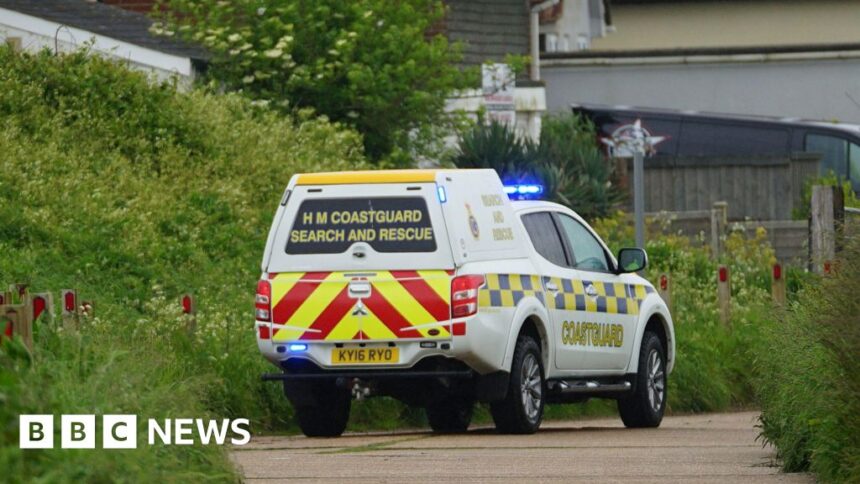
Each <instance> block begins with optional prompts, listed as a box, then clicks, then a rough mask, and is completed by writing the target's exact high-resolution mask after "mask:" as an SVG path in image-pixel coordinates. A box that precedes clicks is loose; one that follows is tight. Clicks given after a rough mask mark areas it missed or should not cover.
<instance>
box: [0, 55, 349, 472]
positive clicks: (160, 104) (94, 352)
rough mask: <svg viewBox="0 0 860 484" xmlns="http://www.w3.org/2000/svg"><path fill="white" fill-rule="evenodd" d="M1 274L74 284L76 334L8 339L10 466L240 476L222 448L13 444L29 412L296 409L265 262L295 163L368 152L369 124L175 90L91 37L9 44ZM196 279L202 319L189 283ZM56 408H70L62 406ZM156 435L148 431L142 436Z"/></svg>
mask: <svg viewBox="0 0 860 484" xmlns="http://www.w3.org/2000/svg"><path fill="white" fill-rule="evenodd" d="M0 121H2V125H3V129H2V130H0V283H3V284H9V283H13V282H24V283H29V284H30V285H31V287H32V288H33V289H35V290H39V291H45V290H51V291H55V292H56V291H58V290H59V289H61V288H67V287H74V288H77V289H78V291H79V294H80V295H81V298H82V299H85V300H91V301H93V302H94V306H95V320H91V321H88V322H87V323H86V324H85V328H84V330H83V331H82V332H81V334H69V333H66V332H63V331H62V330H60V329H56V328H55V325H52V324H49V323H48V322H47V321H41V322H37V324H36V334H35V350H34V352H33V354H32V357H30V356H28V355H26V353H25V352H23V351H22V348H19V347H16V346H8V345H7V346H6V347H4V349H2V350H0V402H2V403H0V469H3V472H2V474H3V475H4V476H6V477H11V478H12V479H18V480H21V481H27V480H29V479H31V478H35V477H39V476H41V477H46V478H47V480H49V481H64V480H84V481H94V480H95V481H108V480H130V481H140V480H149V481H151V480H155V479H159V478H164V479H166V480H168V481H171V480H173V481H176V480H198V479H200V478H202V476H210V477H221V478H224V479H227V480H230V479H233V475H232V472H233V470H232V468H231V466H230V465H229V463H228V462H227V461H226V458H225V456H224V454H223V452H222V450H221V449H219V448H218V447H216V446H208V447H203V446H193V447H184V446H171V447H162V446H154V447H150V446H145V445H143V446H141V447H140V448H138V449H137V450H136V451H133V452H127V451H114V452H102V451H97V452H94V451H69V450H59V449H58V450H54V451H27V452H26V454H25V453H24V452H23V451H21V450H19V449H18V428H17V417H18V415H19V414H42V413H45V414H54V415H60V414H63V413H66V414H69V413H84V414H93V413H95V414H98V415H102V414H110V413H119V414H123V413H133V414H137V415H139V416H140V419H141V420H144V421H145V419H147V418H150V417H153V418H157V417H173V418H176V417H183V416H184V417H204V416H205V415H207V414H208V415H212V416H218V417H248V418H251V419H252V422H253V425H252V427H253V429H255V430H259V429H260V428H284V427H286V426H288V425H291V423H290V420H291V416H292V415H291V410H290V408H289V406H288V405H287V404H286V402H285V400H284V398H283V396H282V395H281V393H280V389H279V388H278V386H277V385H270V384H263V383H262V382H260V381H259V374H260V373H262V372H263V371H264V369H267V368H266V364H265V363H264V362H263V361H262V359H261V358H260V357H259V355H258V354H257V352H256V348H255V344H254V340H253V331H251V329H250V328H251V326H250V324H249V318H250V317H251V314H253V313H252V311H253V286H254V281H255V280H256V278H257V277H258V275H259V260H260V256H261V253H262V248H263V245H264V243H265V237H266V233H267V231H268V228H269V225H270V223H271V217H272V215H273V213H274V209H275V208H276V207H277V204H278V200H279V198H280V196H281V193H282V191H283V188H284V186H286V184H287V181H288V180H289V177H290V176H291V175H292V174H293V173H295V172H301V171H324V170H339V169H347V168H350V169H355V168H360V167H362V166H363V157H362V154H361V140H360V139H359V137H358V136H357V135H356V134H354V133H353V132H352V131H349V130H346V129H342V128H340V127H338V126H336V125H333V124H331V123H329V122H327V121H325V120H323V119H300V120H291V119H289V118H286V117H283V116H281V115H276V114H274V113H272V112H270V111H268V110H265V109H261V108H256V107H254V106H252V105H251V104H250V103H249V102H248V101H246V100H244V99H242V98H240V97H238V96H234V95H206V94H202V93H199V92H191V93H188V94H180V93H177V92H176V91H175V90H174V89H173V88H172V87H171V86H168V85H153V84H151V83H150V82H149V81H148V80H147V79H146V78H145V77H144V76H143V75H141V74H138V73H132V72H130V71H128V70H127V69H125V68H124V67H122V66H118V65H115V64H112V63H110V62H108V61H105V60H102V59H99V58H97V57H88V56H87V55H85V54H83V53H78V54H73V55H68V56H59V57H57V56H53V55H51V54H48V53H43V54H38V55H28V54H16V53H13V52H12V51H11V50H9V49H7V48H0ZM185 291H191V292H194V293H195V295H196V297H197V300H198V303H199V314H198V322H199V330H198V331H197V333H196V334H195V335H193V336H191V337H189V336H188V335H187V333H186V332H185V331H184V323H183V320H182V318H181V314H180V310H179V303H178V298H179V295H180V294H181V293H183V292H185ZM57 419H59V417H57ZM144 435H145V434H144Z"/></svg>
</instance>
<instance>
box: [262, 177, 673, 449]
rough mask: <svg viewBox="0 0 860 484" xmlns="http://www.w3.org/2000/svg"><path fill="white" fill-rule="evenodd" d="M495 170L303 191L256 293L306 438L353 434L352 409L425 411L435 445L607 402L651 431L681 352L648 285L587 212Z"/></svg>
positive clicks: (309, 181) (301, 186)
mask: <svg viewBox="0 0 860 484" xmlns="http://www.w3.org/2000/svg"><path fill="white" fill-rule="evenodd" d="M540 192H541V187H539V186H536V185H518V186H504V185H503V184H502V182H501V180H500V179H499V177H498V175H497V174H496V173H495V171H493V170H443V169H440V170H394V171H367V172H339V173H315V174H303V175H296V176H294V177H293V178H292V179H291V180H290V183H289V185H288V186H287V188H286V191H285V192H284V195H283V198H282V199H281V203H280V206H279V207H278V209H277V212H276V214H275V218H274V221H273V223H272V227H271V230H270V232H269V236H268V240H267V242H266V249H265V254H264V256H263V262H262V271H263V273H262V277H261V278H260V281H259V283H258V284H257V293H256V323H255V326H256V335H257V343H258V346H259V349H260V351H261V352H262V354H263V355H264V356H265V357H266V358H267V359H268V360H269V361H270V362H272V363H273V364H274V365H276V366H277V367H278V368H279V369H280V371H279V372H277V373H271V374H267V375H264V376H263V378H264V379H266V380H277V381H281V382H283V386H284V393H285V394H286V397H287V398H288V399H289V400H290V402H291V403H292V405H293V407H294V409H295V413H296V416H297V419H298V423H299V425H300V427H301V429H302V431H303V432H304V433H305V434H306V435H308V436H337V435H340V434H341V433H343V431H344V429H345V427H346V424H347V420H348V418H349V411H350V404H351V401H352V399H353V398H363V397H367V396H375V395H387V396H391V397H394V398H397V399H399V400H401V401H403V402H405V403H406V404H408V405H412V406H419V407H424V408H425V409H426V413H427V419H428V421H429V423H430V426H431V427H432V428H433V430H434V431H437V432H461V431H465V430H466V428H467V427H468V426H469V423H470V420H471V417H472V411H473V407H474V405H475V404H476V402H486V403H488V404H489V407H490V409H491V413H492V416H493V420H494V422H495V424H496V428H497V429H498V430H499V431H501V432H505V433H523V434H525V433H532V432H535V431H536V430H537V429H538V427H539V426H540V423H541V419H542V416H543V412H544V407H545V405H546V404H548V403H550V404H553V403H576V402H583V401H585V400H587V399H589V398H595V397H596V398H611V399H615V400H617V401H618V410H619V413H620V415H621V418H622V420H623V421H624V424H625V425H626V426H628V427H656V426H658V425H659V424H660V421H661V420H662V417H663V412H664V409H665V407H666V395H667V394H666V391H667V387H666V382H667V377H668V375H669V373H670V372H671V371H672V367H673V365H674V360H675V335H674V330H673V327H672V318H671V315H670V314H669V311H668V309H667V306H666V304H665V303H664V302H663V300H662V299H661V298H660V297H659V296H658V295H657V293H656V292H655V291H654V288H653V286H652V285H651V284H649V283H648V281H646V280H645V279H643V278H641V277H639V276H638V275H637V274H636V272H637V271H641V270H642V269H643V268H644V267H645V266H646V264H647V256H646V254H645V252H644V251H643V250H642V249H638V248H628V249H621V251H620V252H619V253H618V255H617V257H616V256H614V255H613V254H611V253H610V251H609V250H608V249H607V247H606V244H605V243H604V242H603V241H602V240H601V239H600V238H599V237H598V236H597V234H595V233H594V231H593V230H592V229H591V227H590V226H589V225H588V224H587V223H586V222H585V221H584V220H583V219H582V218H581V217H579V216H578V215H577V214H576V213H574V212H573V211H571V210H569V209H568V208H565V207H563V206H561V205H558V204H555V203H549V202H544V201H535V200H525V201H523V200H520V201H512V200H511V198H514V199H522V198H533V197H534V196H535V195H539V194H540Z"/></svg>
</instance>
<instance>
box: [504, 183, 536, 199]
mask: <svg viewBox="0 0 860 484" xmlns="http://www.w3.org/2000/svg"><path fill="white" fill-rule="evenodd" d="M504 188H505V193H507V194H508V197H510V198H514V199H518V200H522V199H526V198H534V197H536V196H537V195H540V194H541V193H543V187H542V186H541V185H537V184H533V183H529V184H522V185H520V184H517V185H505V187H504Z"/></svg>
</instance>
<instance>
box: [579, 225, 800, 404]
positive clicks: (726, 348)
mask: <svg viewBox="0 0 860 484" xmlns="http://www.w3.org/2000/svg"><path fill="white" fill-rule="evenodd" d="M593 226H594V229H595V230H596V231H597V233H598V234H600V235H601V236H602V237H603V238H604V239H605V240H606V242H607V244H609V246H610V249H611V250H613V251H614V252H616V253H617V251H618V249H620V248H621V247H631V246H633V245H634V242H633V239H634V233H633V224H632V223H631V222H630V219H629V216H628V215H627V214H624V213H621V212H619V213H616V214H614V215H613V216H612V217H608V218H604V219H598V220H596V221H595V222H594V224H593ZM666 229H667V232H668V235H665V234H662V233H651V234H649V236H648V237H647V238H646V244H645V248H646V250H647V252H648V259H649V266H648V268H647V269H646V274H645V277H646V278H647V279H648V280H650V281H652V282H653V283H655V284H656V283H657V282H658V278H659V276H660V274H663V273H665V274H668V275H669V276H670V277H671V283H672V304H673V309H672V319H673V322H674V325H675V337H676V349H677V360H676V365H675V371H674V372H673V373H672V376H671V378H670V379H669V402H668V404H669V407H668V408H669V410H670V411H673V412H703V411H720V410H727V409H731V408H739V407H748V406H751V405H754V404H755V403H756V392H755V388H756V383H757V373H756V369H755V368H756V365H755V363H756V360H757V358H758V355H760V354H761V351H762V347H763V345H764V343H765V337H764V331H765V327H766V326H767V324H768V321H769V319H770V313H771V311H772V308H771V302H770V300H771V295H770V270H771V267H772V264H773V263H774V262H775V260H776V259H775V257H774V252H773V249H772V248H771V247H770V244H769V243H768V241H767V234H766V233H765V232H764V231H763V230H758V231H756V233H754V234H752V236H751V237H748V236H746V235H744V234H742V233H739V232H735V233H732V234H730V235H729V236H728V237H727V239H726V242H725V247H726V250H725V253H724V254H723V255H722V257H720V258H719V259H717V260H714V259H712V258H711V255H710V251H709V249H708V248H707V247H704V246H702V245H695V243H694V242H696V241H691V240H690V239H689V238H687V237H682V236H677V235H673V234H671V227H668V228H666ZM720 264H725V265H727V266H728V267H729V269H730V272H731V275H732V308H731V309H732V316H731V325H728V326H727V325H724V324H722V323H721V322H720V319H719V312H718V307H717V268H718V266H719V265H720ZM789 276H790V279H789V281H790V282H792V285H797V284H799V283H800V282H799V281H798V278H799V277H802V276H801V275H800V274H798V273H797V272H795V271H792V272H791V273H790V274H789ZM791 297H794V296H793V295H791Z"/></svg>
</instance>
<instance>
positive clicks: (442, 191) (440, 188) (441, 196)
mask: <svg viewBox="0 0 860 484" xmlns="http://www.w3.org/2000/svg"><path fill="white" fill-rule="evenodd" d="M436 193H438V194H439V203H445V202H447V201H448V194H447V193H445V187H443V186H442V185H439V186H438V187H436Z"/></svg>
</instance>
